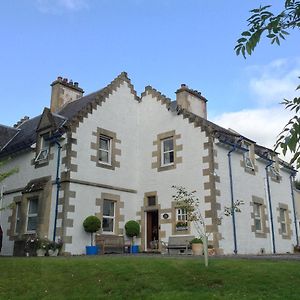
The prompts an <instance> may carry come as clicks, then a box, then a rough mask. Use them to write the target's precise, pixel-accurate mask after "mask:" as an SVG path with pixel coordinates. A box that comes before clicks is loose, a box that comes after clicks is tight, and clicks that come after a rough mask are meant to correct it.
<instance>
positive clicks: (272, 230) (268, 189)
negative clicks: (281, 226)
mask: <svg viewBox="0 0 300 300" xmlns="http://www.w3.org/2000/svg"><path fill="white" fill-rule="evenodd" d="M273 162H274V161H273V160H269V163H268V164H267V165H266V167H265V170H266V179H267V191H268V202H269V209H270V222H271V233H272V248H273V254H275V253H276V247H275V235H274V222H273V210H272V199H271V190H270V181H269V174H268V168H269V167H270V166H271V165H272V164H273Z"/></svg>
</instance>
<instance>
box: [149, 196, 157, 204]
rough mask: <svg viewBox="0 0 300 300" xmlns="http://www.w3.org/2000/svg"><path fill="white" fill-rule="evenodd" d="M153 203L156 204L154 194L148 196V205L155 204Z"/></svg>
mask: <svg viewBox="0 0 300 300" xmlns="http://www.w3.org/2000/svg"><path fill="white" fill-rule="evenodd" d="M155 204H156V197H155V196H150V197H148V206H155Z"/></svg>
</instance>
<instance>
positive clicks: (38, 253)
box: [36, 249, 46, 256]
mask: <svg viewBox="0 0 300 300" xmlns="http://www.w3.org/2000/svg"><path fill="white" fill-rule="evenodd" d="M45 254H46V250H45V249H37V250H36V256H45Z"/></svg>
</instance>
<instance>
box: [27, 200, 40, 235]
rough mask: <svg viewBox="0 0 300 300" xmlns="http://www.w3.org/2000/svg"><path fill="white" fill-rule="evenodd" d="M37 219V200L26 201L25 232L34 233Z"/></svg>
mask: <svg viewBox="0 0 300 300" xmlns="http://www.w3.org/2000/svg"><path fill="white" fill-rule="evenodd" d="M37 218H38V198H32V199H29V201H28V213H27V231H36V229H37Z"/></svg>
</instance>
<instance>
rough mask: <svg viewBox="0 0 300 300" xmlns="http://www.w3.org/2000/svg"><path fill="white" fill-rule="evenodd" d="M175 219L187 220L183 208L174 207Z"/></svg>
mask: <svg viewBox="0 0 300 300" xmlns="http://www.w3.org/2000/svg"><path fill="white" fill-rule="evenodd" d="M176 220H177V221H184V222H187V211H186V209H185V208H177V209H176Z"/></svg>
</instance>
